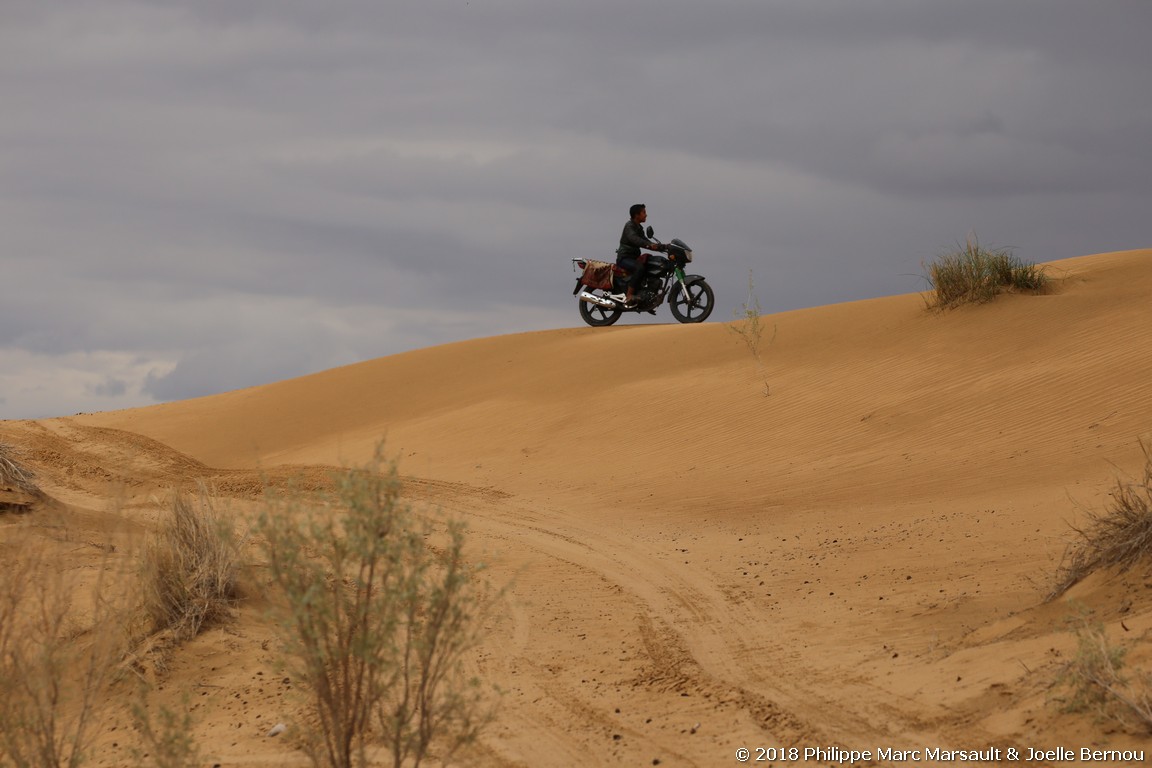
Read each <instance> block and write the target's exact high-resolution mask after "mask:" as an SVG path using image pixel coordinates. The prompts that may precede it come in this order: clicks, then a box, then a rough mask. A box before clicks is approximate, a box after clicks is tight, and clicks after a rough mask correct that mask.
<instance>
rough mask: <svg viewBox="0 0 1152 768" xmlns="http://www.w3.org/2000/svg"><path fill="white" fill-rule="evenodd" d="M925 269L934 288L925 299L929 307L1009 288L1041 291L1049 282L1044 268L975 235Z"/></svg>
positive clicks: (982, 297) (944, 306)
mask: <svg viewBox="0 0 1152 768" xmlns="http://www.w3.org/2000/svg"><path fill="white" fill-rule="evenodd" d="M926 268H927V270H928V276H927V280H928V283H929V285H931V286H932V290H933V294H932V296H931V297H929V298H928V299H927V300H926V301H927V303H928V307H929V308H930V309H948V308H949V307H955V306H958V305H960V304H979V303H982V302H986V301H991V300H992V299H993V298H995V297H996V295H997V294H999V293H1001V292H1002V291H1006V290H1017V291H1028V292H1032V293H1039V292H1042V291H1044V290H1046V289H1047V288H1048V285H1049V278H1048V276H1047V274H1046V273H1045V272H1044V269H1043V267H1038V266H1036V265H1035V264H1032V263H1031V262H1026V261H1022V260H1021V259H1019V258H1017V257H1016V256H1015V255H1013V253H1012V249H1010V248H997V249H988V248H985V247H983V246H982V245H980V243H979V241H978V240H977V239H976V238H975V237H969V238H968V239H967V240H966V241H965V242H964V244H963V245H962V246H959V247H957V248H956V249H954V250H952V251H947V252H945V253H942V254H940V255H939V256H938V257H937V258H936V260H935V261H933V262H932V263H930V264H927V265H926Z"/></svg>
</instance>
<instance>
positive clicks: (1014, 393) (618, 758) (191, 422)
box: [0, 251, 1152, 766]
mask: <svg viewBox="0 0 1152 768" xmlns="http://www.w3.org/2000/svg"><path fill="white" fill-rule="evenodd" d="M1049 271H1050V274H1052V275H1053V276H1054V277H1056V278H1057V283H1058V285H1057V288H1056V290H1055V291H1053V292H1052V293H1050V294H1047V295H1042V296H1021V295H1005V296H1001V297H1000V298H998V299H997V300H996V301H994V302H992V303H990V304H986V305H982V306H973V307H964V308H960V309H957V310H953V311H949V312H945V313H929V312H927V311H925V309H924V303H923V299H922V298H921V297H920V296H918V295H909V296H895V297H888V298H881V299H875V300H870V301H861V302H853V303H848V304H842V305H835V306H829V307H819V308H815V309H809V310H803V311H796V312H788V313H782V314H777V315H765V316H764V317H763V318H762V322H763V324H764V328H765V333H764V337H763V344H762V349H761V359H762V361H763V365H762V366H761V365H760V364H758V363H757V361H756V360H755V359H754V358H753V356H752V355H751V353H750V351H749V349H748V348H747V347H746V346H745V345H744V343H743V341H742V340H741V339H740V338H739V337H738V336H737V335H736V334H734V333H732V332H731V330H730V329H729V328H728V327H726V326H725V325H724V324H719V323H712V324H705V325H702V326H677V325H660V326H648V325H646V326H632V327H629V326H620V327H613V328H607V329H589V328H579V329H568V330H561V331H548V332H539V333H527V334H520V335H514V336H504V337H499V338H490V339H481V340H476V341H469V342H462V343H458V344H450V345H446V346H442V347H436V348H431V349H424V350H419V351H415V352H410V353H406V354H401V355H396V356H392V357H388V358H382V359H378V360H372V361H368V362H364V363H360V364H357V365H351V366H347V367H344V368H339V369H335V370H331V371H326V372H323V373H320V374H316V375H312V376H307V377H303V378H299V379H294V380H290V381H284V382H279V383H276V384H270V385H267V386H262V387H255V388H251V389H247V390H242V391H237V392H231V393H227V394H223V395H218V396H213V397H207V398H201V399H197V400H189V401H184V402H176V403H169V404H165V405H160V406H155V407H150V408H142V409H135V410H130V411H122V412H112V413H102V414H92V415H84V416H77V417H72V418H61V419H52V420H44V421H40V422H0V438H2V439H4V440H7V441H9V442H12V443H15V444H18V445H21V446H24V447H25V449H26V450H27V455H28V456H29V457H31V462H32V465H33V467H34V468H35V469H36V471H37V472H38V474H39V476H40V478H41V481H42V486H43V487H44V490H46V491H47V492H48V494H49V495H50V496H52V497H53V498H54V499H56V500H57V501H58V502H59V503H60V504H61V505H67V506H66V508H65V511H62V512H61V511H58V512H57V514H59V515H63V516H64V517H65V519H70V520H73V522H72V523H71V524H74V525H84V526H89V527H91V528H100V527H102V526H105V527H107V526H112V525H114V524H118V523H119V522H121V518H127V519H128V520H129V521H130V522H133V523H135V524H139V525H146V524H147V522H148V520H150V519H151V515H153V514H154V512H155V508H156V501H155V499H156V498H158V496H157V494H158V493H159V492H160V490H162V489H164V488H167V487H171V486H172V485H174V484H179V483H183V482H186V481H187V480H189V479H192V478H209V479H211V480H213V482H215V483H216V485H217V487H218V488H220V489H221V492H222V493H224V494H226V495H230V496H232V497H235V498H236V499H237V500H239V501H240V502H241V503H242V502H243V501H244V500H251V499H254V498H255V497H256V496H257V494H258V492H259V488H260V483H261V481H262V477H266V476H268V475H273V476H274V475H278V474H279V475H288V474H292V473H297V472H299V473H303V474H305V475H307V474H308V473H316V472H319V471H320V469H318V468H320V467H326V466H331V465H342V464H349V463H361V462H363V461H365V460H366V459H368V458H369V457H370V456H371V454H372V451H373V450H374V448H375V446H376V445H377V444H378V442H379V441H380V440H381V439H382V438H385V439H386V445H387V448H388V450H389V451H390V452H391V453H393V454H395V455H397V456H399V457H400V460H401V465H400V468H401V471H402V472H403V473H404V474H405V475H407V476H409V477H410V485H409V487H410V488H411V490H412V494H413V496H414V497H415V498H418V499H419V500H421V501H422V502H429V503H433V504H437V505H439V506H441V507H443V508H445V509H448V510H451V511H453V512H455V513H457V514H459V515H461V516H463V517H465V518H466V519H467V520H468V521H469V524H470V530H471V532H472V546H473V548H474V551H475V552H476V553H477V556H478V557H484V558H485V559H486V560H488V561H489V562H491V563H492V565H493V570H492V573H493V575H494V577H495V578H496V579H497V580H504V581H510V582H511V584H512V588H511V592H510V595H511V597H510V599H509V604H508V611H507V616H506V617H505V618H504V620H503V621H502V622H501V623H500V625H499V626H498V627H496V628H495V629H494V634H493V636H492V638H491V641H490V642H489V643H488V644H487V645H486V647H485V648H484V652H483V654H482V655H481V657H480V658H479V660H478V661H477V663H478V665H479V669H480V671H481V672H482V673H483V674H484V675H485V676H486V677H488V678H489V679H492V680H494V681H496V682H499V683H500V685H501V686H502V687H503V688H504V689H506V690H507V694H506V695H505V697H504V699H503V704H502V708H501V716H500V718H499V720H498V722H497V724H496V725H495V726H494V727H493V728H492V729H491V730H490V731H489V733H488V734H487V736H486V738H485V739H484V742H483V744H482V747H481V749H479V750H478V751H476V752H475V753H473V754H471V755H469V757H468V761H467V762H469V763H470V764H476V765H492V766H514V765H524V766H569V765H652V764H657V763H656V762H655V761H657V760H658V761H660V762H659V764H660V765H698V766H710V765H731V764H734V763H735V762H736V758H735V754H736V749H737V748H738V747H742V746H743V747H747V748H749V749H752V750H753V751H755V749H756V748H757V747H792V746H796V747H799V748H804V747H822V748H831V747H837V748H845V749H857V750H864V749H867V750H872V752H873V754H875V750H877V749H878V748H902V749H920V748H927V747H933V748H935V747H940V748H949V749H965V750H977V749H989V748H1006V747H1008V746H1015V747H1017V748H1022V747H1035V748H1044V749H1051V748H1056V747H1068V748H1072V749H1077V750H1078V749H1079V748H1081V747H1089V746H1096V747H1100V748H1112V749H1132V748H1146V749H1148V751H1149V753H1152V742H1150V741H1149V739H1148V738H1147V737H1146V736H1143V735H1140V734H1139V733H1135V732H1131V731H1125V730H1123V729H1118V728H1115V727H1111V726H1107V727H1106V726H1104V725H1102V724H1101V723H1099V722H1097V721H1095V720H1093V718H1092V716H1091V715H1087V714H1070V713H1063V712H1061V711H1060V709H1059V707H1058V706H1056V705H1055V704H1054V703H1053V702H1052V701H1051V699H1052V698H1053V695H1054V694H1053V688H1052V681H1053V679H1054V676H1055V674H1056V672H1057V670H1058V669H1059V668H1060V665H1061V664H1063V663H1064V662H1066V661H1067V660H1068V658H1069V657H1070V655H1071V654H1073V653H1074V651H1075V636H1074V635H1073V634H1072V633H1071V632H1070V631H1069V629H1068V627H1067V625H1066V623H1065V620H1066V619H1067V618H1068V617H1069V616H1071V615H1073V614H1074V613H1076V612H1077V611H1079V610H1082V609H1084V608H1086V609H1088V610H1091V611H1092V612H1093V620H1095V621H1099V622H1101V623H1102V624H1103V625H1104V626H1105V627H1106V628H1107V630H1108V631H1109V633H1110V634H1111V635H1112V636H1114V637H1115V638H1116V639H1117V641H1118V642H1119V641H1132V643H1133V650H1132V651H1131V652H1130V654H1129V656H1128V661H1129V663H1130V664H1131V665H1132V666H1133V667H1135V668H1140V667H1141V666H1142V667H1143V668H1144V669H1148V668H1149V665H1152V652H1149V651H1148V650H1147V645H1148V643H1147V641H1148V639H1149V637H1150V636H1152V578H1149V574H1146V573H1141V574H1132V573H1129V574H1127V575H1115V574H1101V575H1099V576H1097V577H1093V578H1091V579H1089V580H1088V581H1086V582H1084V583H1083V584H1081V585H1079V586H1077V587H1076V588H1074V589H1073V590H1072V591H1071V592H1070V593H1069V594H1068V595H1067V596H1066V597H1065V598H1063V599H1061V600H1059V601H1056V602H1054V603H1050V604H1045V603H1043V602H1042V596H1043V589H1044V587H1045V586H1046V585H1047V584H1048V581H1049V580H1050V579H1051V578H1052V576H1053V573H1054V571H1055V567H1056V564H1057V562H1058V560H1059V557H1060V555H1061V553H1062V551H1063V549H1064V546H1065V544H1066V542H1067V541H1068V540H1069V536H1070V528H1069V522H1070V521H1075V520H1077V519H1083V511H1082V507H1087V508H1094V509H1099V508H1101V507H1102V506H1103V505H1104V504H1105V503H1106V501H1107V498H1108V497H1107V494H1108V492H1109V491H1110V490H1111V488H1112V486H1113V485H1114V481H1115V478H1116V476H1117V475H1118V473H1121V472H1129V473H1136V472H1138V471H1139V470H1140V469H1141V468H1142V465H1143V456H1142V454H1141V448H1140V445H1139V440H1140V439H1141V438H1142V437H1144V438H1152V386H1150V382H1152V345H1150V344H1149V334H1150V329H1152V303H1150V302H1149V296H1152V251H1129V252H1123V253H1114V254H1101V255H1095V256H1087V257H1082V258H1077V259H1069V260H1065V261H1061V262H1053V263H1052V264H1050V265H1049ZM640 414H643V416H644V418H643V420H637V419H636V418H635V417H636V416H638V415H640ZM110 488H119V489H120V490H119V491H116V492H117V493H119V494H120V495H121V497H122V498H125V499H127V503H126V504H124V505H123V506H122V509H121V511H119V512H117V513H115V514H113V513H102V512H100V510H105V509H107V508H108V505H107V500H108V498H109V496H110V494H111V493H112V491H111V490H110ZM69 515H74V516H75V517H74V518H69V517H68V516H69ZM2 520H3V518H0V521H2ZM1121 622H1122V623H1123V626H1121ZM270 636H271V629H270V628H269V627H267V626H266V625H265V624H263V623H262V622H261V620H260V619H259V613H258V611H256V610H251V611H249V610H242V611H241V616H240V618H239V619H238V620H237V624H236V626H233V627H231V628H228V629H227V631H221V630H214V631H211V632H209V633H207V634H206V635H204V636H202V637H200V638H198V639H197V640H196V641H195V642H193V643H191V644H190V645H189V646H188V647H186V648H185V649H183V650H182V651H181V652H180V654H179V655H178V656H177V658H176V659H175V660H174V661H173V664H172V669H171V671H170V683H169V685H168V688H169V689H171V690H180V689H182V688H183V689H186V688H187V687H188V686H190V685H197V684H198V685H200V686H202V687H201V688H199V689H197V690H198V691H199V692H200V693H201V694H202V695H201V696H200V698H199V699H198V710H197V712H195V713H194V714H196V715H197V717H198V723H199V725H198V726H197V728H198V735H199V736H200V737H201V738H202V739H203V741H204V743H205V744H206V745H208V746H209V747H210V752H211V753H212V754H214V755H217V756H218V757H219V758H220V760H221V762H222V764H224V765H229V764H237V763H244V764H248V765H269V766H271V765H281V764H293V763H294V762H297V763H298V762H300V757H299V755H293V754H292V753H291V752H290V751H286V748H285V745H284V742H282V741H276V740H274V739H269V738H266V737H265V735H264V734H265V732H266V730H267V728H266V727H265V726H268V725H269V724H270V723H272V722H276V721H277V720H279V719H283V718H285V717H287V716H288V715H290V714H291V713H290V712H285V711H284V710H283V707H284V706H285V704H284V701H285V699H284V698H283V697H282V696H281V695H280V694H281V693H282V691H280V690H277V688H276V686H273V685H263V684H262V682H263V679H262V676H264V677H266V676H268V675H271V674H272V667H271V658H270V653H271V652H270V651H269V650H268V648H266V647H262V641H264V640H267V639H268V638H269V637H270ZM264 645H267V643H264ZM241 702H244V703H243V704H241ZM112 741H114V739H105V740H104V742H103V743H102V744H103V746H102V751H101V755H100V758H99V762H98V764H105V765H112V764H118V761H121V760H123V759H124V758H123V753H122V751H118V750H122V747H112V746H111V743H112ZM753 756H755V752H753Z"/></svg>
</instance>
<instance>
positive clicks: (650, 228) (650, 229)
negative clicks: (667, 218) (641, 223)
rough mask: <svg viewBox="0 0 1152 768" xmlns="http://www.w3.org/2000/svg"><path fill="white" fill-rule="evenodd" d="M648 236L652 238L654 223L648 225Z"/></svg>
mask: <svg viewBox="0 0 1152 768" xmlns="http://www.w3.org/2000/svg"><path fill="white" fill-rule="evenodd" d="M648 238H649V239H651V238H652V225H651V224H649V225H648Z"/></svg>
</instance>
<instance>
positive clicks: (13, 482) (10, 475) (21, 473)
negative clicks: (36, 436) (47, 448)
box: [0, 443, 39, 495]
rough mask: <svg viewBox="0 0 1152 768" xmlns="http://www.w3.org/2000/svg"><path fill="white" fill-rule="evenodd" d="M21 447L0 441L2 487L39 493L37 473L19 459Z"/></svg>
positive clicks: (0, 477)
mask: <svg viewBox="0 0 1152 768" xmlns="http://www.w3.org/2000/svg"><path fill="white" fill-rule="evenodd" d="M19 453H20V451H19V449H17V448H16V447H15V446H13V445H9V444H8V443H0V487H5V486H6V487H9V488H13V489H15V490H18V491H23V492H24V493H29V494H33V495H35V494H37V493H39V489H38V488H37V486H36V478H35V475H33V474H32V471H31V470H30V469H28V468H27V467H25V466H24V465H23V463H22V462H21V461H20V460H19Z"/></svg>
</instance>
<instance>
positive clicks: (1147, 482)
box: [1048, 442, 1152, 600]
mask: <svg viewBox="0 0 1152 768" xmlns="http://www.w3.org/2000/svg"><path fill="white" fill-rule="evenodd" d="M1141 447H1142V448H1143V449H1144V476H1143V477H1142V478H1141V479H1140V480H1135V481H1127V482H1126V481H1123V480H1117V481H1116V488H1115V489H1114V490H1113V491H1112V501H1111V503H1110V504H1109V505H1108V508H1107V509H1105V510H1104V511H1103V512H1094V511H1091V510H1089V511H1088V523H1087V525H1085V526H1084V527H1083V528H1074V529H1073V530H1075V532H1076V533H1077V539H1076V540H1075V541H1073V542H1072V543H1071V544H1069V545H1068V548H1067V549H1066V550H1065V551H1064V558H1063V560H1062V562H1061V564H1060V568H1059V570H1058V571H1057V581H1056V585H1055V586H1054V587H1053V589H1052V591H1051V592H1050V593H1049V594H1048V599H1049V600H1052V599H1055V598H1057V597H1059V596H1060V595H1062V594H1064V593H1065V592H1066V591H1068V589H1070V588H1071V587H1072V586H1073V585H1074V584H1076V583H1078V582H1079V581H1081V580H1082V579H1084V578H1085V577H1087V576H1088V575H1089V574H1091V573H1093V572H1095V571H1097V570H1099V569H1101V568H1115V569H1117V570H1118V571H1126V570H1128V569H1130V568H1132V567H1133V566H1135V565H1137V564H1139V563H1140V562H1143V561H1147V560H1149V559H1152V450H1150V448H1149V446H1148V445H1147V444H1146V443H1143V442H1142V443H1141Z"/></svg>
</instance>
